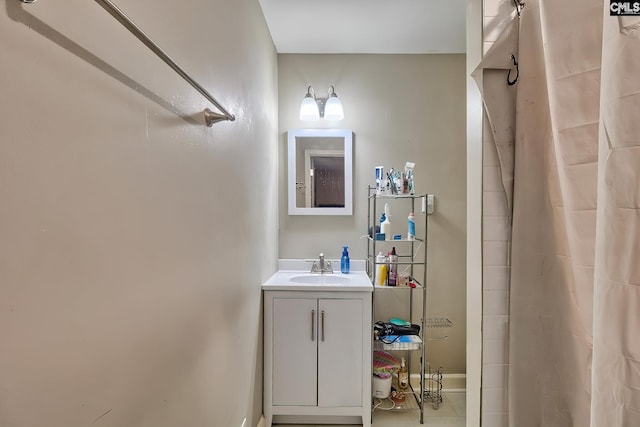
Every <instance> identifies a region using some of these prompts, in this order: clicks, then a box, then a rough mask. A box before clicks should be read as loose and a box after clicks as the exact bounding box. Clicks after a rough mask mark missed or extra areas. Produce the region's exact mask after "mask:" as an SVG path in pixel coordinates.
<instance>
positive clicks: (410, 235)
mask: <svg viewBox="0 0 640 427" xmlns="http://www.w3.org/2000/svg"><path fill="white" fill-rule="evenodd" d="M415 239H416V216H415V215H414V214H413V212H409V218H408V220H407V240H415Z"/></svg>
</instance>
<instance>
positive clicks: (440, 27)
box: [259, 0, 466, 54]
mask: <svg viewBox="0 0 640 427" xmlns="http://www.w3.org/2000/svg"><path fill="white" fill-rule="evenodd" d="M259 2H260V5H261V6H262V12H263V13H264V17H265V19H266V21H267V25H268V26H269V31H270V32H271V37H273V42H274V43H275V45H276V50H277V52H278V53H383V54H384V53H388V54H392V53H413V54H422V53H464V52H465V22H466V21H465V14H466V11H465V10H466V9H465V8H466V2H465V0H259Z"/></svg>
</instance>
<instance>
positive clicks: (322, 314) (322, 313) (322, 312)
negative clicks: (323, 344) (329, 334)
mask: <svg viewBox="0 0 640 427" xmlns="http://www.w3.org/2000/svg"><path fill="white" fill-rule="evenodd" d="M320 316H321V319H322V341H324V310H322V311H321V312H320Z"/></svg>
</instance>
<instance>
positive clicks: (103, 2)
mask: <svg viewBox="0 0 640 427" xmlns="http://www.w3.org/2000/svg"><path fill="white" fill-rule="evenodd" d="M20 1H22V2H23V3H34V2H35V1H36V0H20ZM95 2H96V3H98V4H99V5H100V6H102V7H103V8H104V9H105V10H106V11H107V12H109V14H110V15H111V16H113V17H114V18H115V19H116V20H117V21H118V22H120V24H122V25H123V26H124V27H125V28H126V29H127V30H129V32H131V34H133V35H134V36H136V37H137V38H138V40H140V41H141V42H142V43H143V44H144V45H145V46H147V47H148V48H149V49H150V50H151V51H152V52H153V53H155V54H156V55H157V56H158V57H159V58H160V59H162V60H163V61H164V62H165V63H166V64H167V65H168V66H169V67H171V68H172V69H173V70H174V71H175V72H176V73H178V74H179V75H180V76H181V77H182V78H183V79H185V80H186V81H187V83H189V84H190V85H191V86H193V87H194V89H196V90H197V91H198V92H200V94H202V96H204V97H205V98H207V99H208V100H209V102H211V103H212V104H213V105H215V106H216V108H217V109H218V110H220V111H221V112H222V113H223V114H220V113H216V112H215V111H211V110H210V109H208V108H205V110H204V119H205V122H206V123H207V126H209V127H211V126H213V124H214V123H217V122H220V121H223V120H229V121H234V120H235V119H236V118H235V116H234V115H233V114H231V113H229V112H228V111H227V110H226V109H225V108H224V107H223V106H222V105H220V103H219V102H218V101H217V100H216V99H215V98H214V97H213V96H212V95H211V94H210V93H209V92H207V90H206V89H205V88H203V87H202V86H201V85H200V84H199V83H198V82H197V81H195V80H194V79H193V78H191V76H189V75H188V74H187V73H186V72H185V71H184V70H183V69H182V68H180V66H179V65H178V64H176V62H175V61H174V60H173V59H171V57H170V56H169V55H167V54H166V53H165V52H164V51H163V50H162V49H160V47H159V46H158V45H157V44H155V43H154V42H153V40H151V39H150V38H149V36H147V35H146V34H145V33H144V31H142V30H141V29H140V27H138V26H137V25H136V24H135V23H134V22H133V21H132V20H131V19H130V18H129V17H128V16H127V15H125V13H124V12H122V11H121V10H120V9H119V8H118V6H116V5H115V4H114V3H113V2H112V1H111V0H95Z"/></svg>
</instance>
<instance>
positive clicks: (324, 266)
mask: <svg viewBox="0 0 640 427" xmlns="http://www.w3.org/2000/svg"><path fill="white" fill-rule="evenodd" d="M311 273H320V274H323V273H330V274H331V273H333V268H332V267H331V261H329V260H325V259H324V254H320V257H319V259H318V260H317V261H313V264H311Z"/></svg>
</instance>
